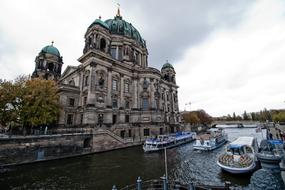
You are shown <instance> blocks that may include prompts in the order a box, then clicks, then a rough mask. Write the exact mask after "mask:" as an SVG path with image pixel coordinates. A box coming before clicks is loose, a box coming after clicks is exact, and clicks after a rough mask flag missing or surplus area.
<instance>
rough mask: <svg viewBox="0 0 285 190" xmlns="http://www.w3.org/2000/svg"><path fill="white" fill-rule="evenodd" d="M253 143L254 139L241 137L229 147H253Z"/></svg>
mask: <svg viewBox="0 0 285 190" xmlns="http://www.w3.org/2000/svg"><path fill="white" fill-rule="evenodd" d="M253 141H254V137H239V138H238V139H237V140H235V141H233V142H231V143H230V145H229V146H242V145H248V146H252V144H253Z"/></svg>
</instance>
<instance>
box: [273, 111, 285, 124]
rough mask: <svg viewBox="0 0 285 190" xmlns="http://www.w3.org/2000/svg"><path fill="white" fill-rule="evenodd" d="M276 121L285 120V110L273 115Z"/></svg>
mask: <svg viewBox="0 0 285 190" xmlns="http://www.w3.org/2000/svg"><path fill="white" fill-rule="evenodd" d="M272 118H273V121H274V122H285V111H280V112H277V113H274V114H273V115H272Z"/></svg>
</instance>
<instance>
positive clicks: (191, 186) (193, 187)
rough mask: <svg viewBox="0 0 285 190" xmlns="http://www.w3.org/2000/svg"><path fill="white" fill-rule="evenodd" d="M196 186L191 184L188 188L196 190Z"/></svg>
mask: <svg viewBox="0 0 285 190" xmlns="http://www.w3.org/2000/svg"><path fill="white" fill-rule="evenodd" d="M195 189H196V188H195V186H194V183H192V182H190V183H189V186H188V190H195Z"/></svg>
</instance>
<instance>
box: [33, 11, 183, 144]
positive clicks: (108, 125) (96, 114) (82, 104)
mask: <svg viewBox="0 0 285 190" xmlns="http://www.w3.org/2000/svg"><path fill="white" fill-rule="evenodd" d="M49 47H51V46H49ZM52 47H54V46H52ZM43 50H44V49H43ZM43 50H42V51H43ZM55 52H56V51H55V50H54V49H53V50H52V51H50V49H49V50H47V49H46V50H45V51H43V53H44V56H45V57H47V55H50V54H53V55H54V56H57V57H58V60H57V62H54V63H55V67H54V68H61V65H62V57H60V54H59V52H58V53H57V52H56V53H55ZM39 56H40V55H39ZM41 56H42V55H41ZM45 57H44V60H43V62H44V61H45ZM38 59H39V58H37V59H36V60H38ZM78 61H79V62H80V64H79V65H78V66H67V68H66V69H65V71H64V72H63V74H62V75H61V77H60V78H58V77H57V76H58V75H57V74H58V72H55V73H54V74H55V75H54V77H49V79H53V78H54V79H56V80H57V81H58V85H59V93H60V104H61V107H62V110H61V113H60V117H59V121H58V124H59V126H62V127H77V126H80V127H92V128H102V129H106V130H108V131H111V132H113V133H115V134H116V135H118V136H120V137H122V138H133V139H138V138H139V139H140V141H141V140H143V139H145V138H146V137H148V136H154V135H158V134H165V133H170V132H175V131H177V130H179V123H180V114H179V107H178V86H177V84H176V79H175V74H176V73H175V70H174V68H173V66H172V65H171V64H169V63H168V62H167V63H166V64H164V65H163V67H162V69H161V71H159V70H158V69H155V68H152V67H149V66H148V50H147V47H146V43H145V40H143V38H142V37H141V35H140V33H139V32H138V31H137V30H136V29H135V27H133V26H132V24H130V23H128V22H126V21H125V20H123V18H122V16H121V15H120V12H119V10H118V13H117V15H116V16H115V17H114V19H109V20H106V21H102V20H101V18H99V19H96V20H95V21H94V22H93V23H92V24H91V25H90V26H89V27H88V29H87V31H86V33H85V46H84V49H83V55H82V56H81V57H80V58H79V59H78ZM38 65H39V64H38V62H37V61H36V70H35V71H36V73H37V75H34V76H39V73H45V72H44V71H46V70H47V69H46V68H43V67H41V68H39V66H38ZM56 65H58V67H57V66H56ZM37 68H39V69H37ZM57 71H58V70H57Z"/></svg>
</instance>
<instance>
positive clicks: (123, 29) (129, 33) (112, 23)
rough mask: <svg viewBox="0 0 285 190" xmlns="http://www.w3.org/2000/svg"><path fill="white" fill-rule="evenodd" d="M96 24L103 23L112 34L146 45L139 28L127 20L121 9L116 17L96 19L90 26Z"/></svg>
mask: <svg viewBox="0 0 285 190" xmlns="http://www.w3.org/2000/svg"><path fill="white" fill-rule="evenodd" d="M95 24H98V25H101V26H102V27H104V28H106V29H107V30H109V32H110V33H111V34H118V35H123V36H126V37H128V38H132V39H134V40H136V41H137V42H138V43H139V44H140V45H142V46H143V47H145V40H144V39H143V38H142V37H141V35H140V33H139V32H138V30H137V29H136V28H135V27H134V26H133V25H132V24H131V23H128V22H126V21H125V20H124V19H123V18H122V16H121V15H120V10H119V9H118V13H117V15H116V16H115V17H114V19H108V20H106V21H105V22H104V21H102V20H101V17H99V19H96V20H95V21H94V22H93V23H92V24H91V25H90V26H89V27H88V28H91V27H92V26H94V25H95Z"/></svg>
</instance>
